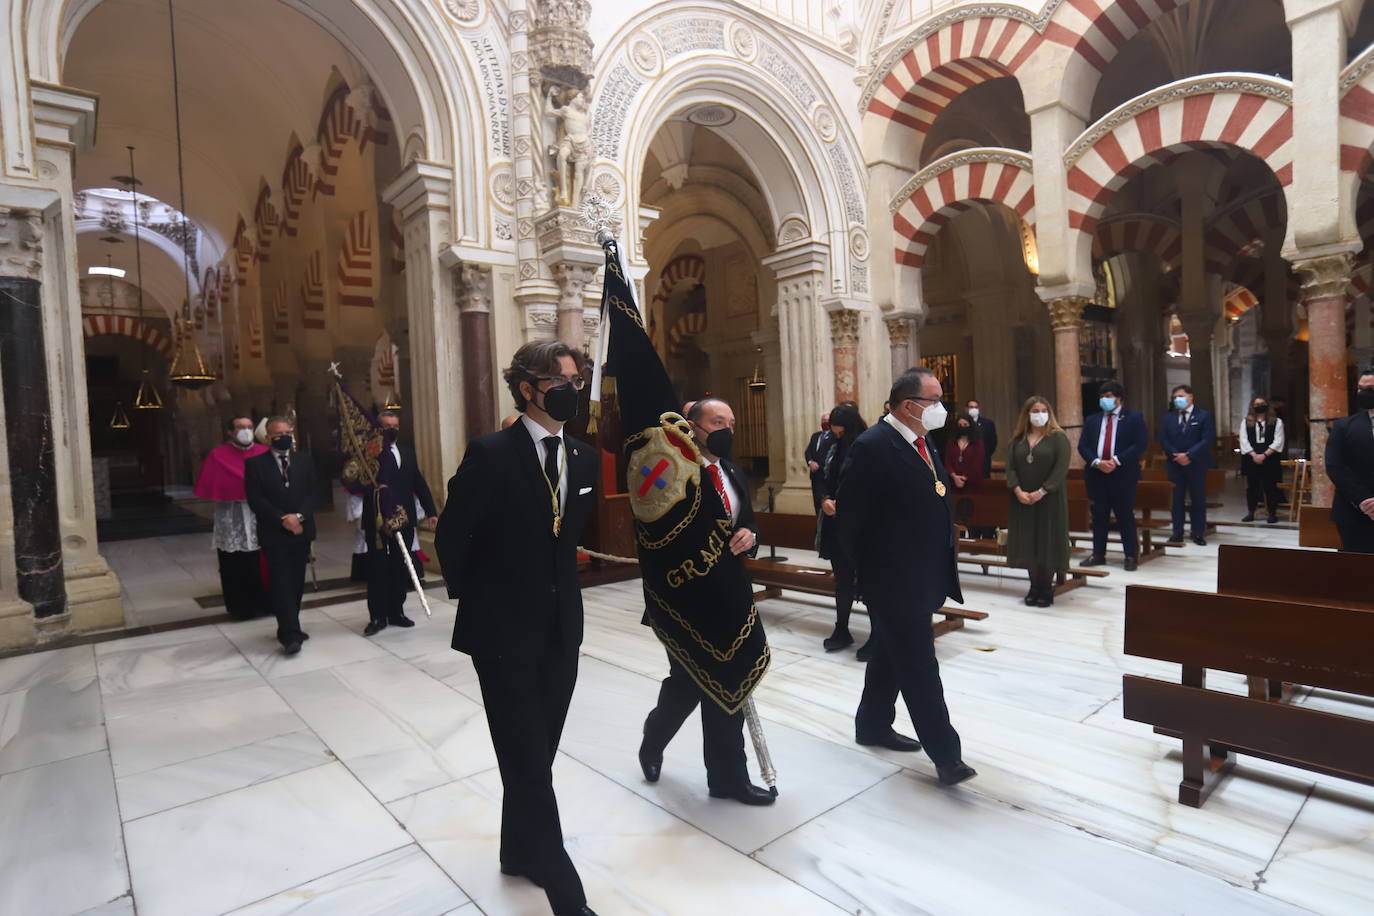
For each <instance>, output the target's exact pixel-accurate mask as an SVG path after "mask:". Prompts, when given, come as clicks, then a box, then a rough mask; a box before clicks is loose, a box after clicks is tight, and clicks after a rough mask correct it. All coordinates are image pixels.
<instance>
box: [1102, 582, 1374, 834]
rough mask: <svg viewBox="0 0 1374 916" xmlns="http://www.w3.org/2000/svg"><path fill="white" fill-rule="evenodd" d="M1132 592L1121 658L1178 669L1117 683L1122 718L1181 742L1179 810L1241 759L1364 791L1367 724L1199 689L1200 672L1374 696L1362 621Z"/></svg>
mask: <svg viewBox="0 0 1374 916" xmlns="http://www.w3.org/2000/svg"><path fill="white" fill-rule="evenodd" d="M1301 617H1302V619H1301V623H1302V625H1301V626H1296V625H1295V605H1294V604H1293V603H1291V602H1287V601H1273V600H1267V599H1261V598H1246V597H1241V596H1238V595H1212V594H1206V593H1203V592H1187V591H1180V590H1177V589H1169V588H1149V587H1145V586H1138V585H1132V586H1129V587H1127V589H1126V639H1125V648H1126V654H1127V655H1132V656H1137V657H1141V658H1152V659H1157V660H1159V661H1164V662H1173V663H1177V664H1180V665H1182V666H1183V674H1182V679H1181V683H1172V682H1169V681H1161V680H1157V679H1154V678H1148V677H1138V676H1136V675H1129V674H1128V675H1125V676H1124V677H1123V679H1122V683H1123V694H1122V700H1123V715H1124V716H1125V718H1127V719H1130V720H1132V721H1135V722H1144V723H1146V724H1148V725H1152V726H1154V728H1155V731H1156V732H1158V733H1161V734H1172V735H1176V736H1179V737H1181V738H1182V739H1183V780H1182V781H1181V782H1180V783H1179V787H1178V800H1179V802H1180V803H1182V804H1185V805H1190V806H1192V807H1194V808H1198V807H1201V806H1202V804H1203V802H1205V801H1206V799H1207V796H1208V795H1209V794H1210V793H1211V791H1212V790H1213V789H1214V788H1215V786H1216V783H1217V781H1218V780H1219V779H1220V778H1221V777H1222V776H1223V775H1224V774H1225V773H1226V772H1228V771H1229V770H1230V769H1231V768H1232V766H1234V763H1235V759H1234V755H1235V754H1237V753H1241V754H1249V755H1250V756H1254V757H1259V758H1261V759H1264V760H1271V761H1275V762H1277V763H1283V764H1287V765H1290V766H1295V767H1301V768H1303V769H1306V770H1311V771H1312V772H1316V773H1323V774H1326V775H1329V776H1337V777H1341V778H1343V779H1350V780H1354V781H1357V782H1361V783H1365V784H1369V785H1374V722H1370V721H1368V720H1366V719H1358V718H1353V717H1348V716H1342V715H1336V714H1333V713H1328V712H1321V711H1318V710H1314V709H1309V708H1306V707H1303V706H1294V705H1290V704H1286V703H1272V702H1268V701H1266V700H1262V699H1255V698H1253V697H1245V696H1238V695H1236V694H1230V693H1222V692H1220V691H1213V690H1208V689H1207V669H1208V668H1214V669H1218V670H1221V671H1232V672H1235V673H1237V674H1242V675H1246V676H1248V677H1258V678H1262V679H1264V680H1266V681H1274V680H1277V681H1287V682H1291V683H1295V684H1301V685H1304V686H1310V687H1321V688H1325V689H1328V690H1337V691H1343V692H1346V693H1354V694H1360V695H1362V696H1374V663H1372V662H1371V660H1370V657H1369V646H1370V645H1374V613H1370V612H1369V611H1366V610H1362V609H1358V608H1346V607H1333V606H1330V605H1322V604H1310V603H1309V604H1307V605H1305V606H1303V608H1302V610H1301Z"/></svg>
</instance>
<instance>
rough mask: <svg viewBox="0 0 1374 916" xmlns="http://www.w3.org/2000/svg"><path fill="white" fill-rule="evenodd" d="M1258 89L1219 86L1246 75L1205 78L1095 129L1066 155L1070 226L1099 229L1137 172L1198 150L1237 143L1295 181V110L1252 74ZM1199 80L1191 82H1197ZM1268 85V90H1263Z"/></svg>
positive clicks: (1120, 112)
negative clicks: (1114, 200)
mask: <svg viewBox="0 0 1374 916" xmlns="http://www.w3.org/2000/svg"><path fill="white" fill-rule="evenodd" d="M1244 80H1245V81H1246V82H1247V83H1248V84H1249V86H1252V87H1255V89H1256V90H1257V91H1246V90H1239V89H1230V88H1218V87H1224V86H1229V85H1234V84H1235V83H1236V82H1238V80H1231V79H1226V78H1221V79H1219V78H1216V77H1202V78H1198V79H1196V80H1187V81H1181V82H1179V83H1174V84H1172V85H1170V86H1165V87H1163V88H1162V89H1160V90H1157V91H1156V92H1154V93H1152V94H1151V95H1150V96H1148V97H1146V98H1144V99H1141V100H1137V101H1133V102H1129V103H1127V104H1126V105H1123V106H1122V107H1121V108H1118V109H1117V110H1116V111H1113V112H1111V113H1110V114H1108V115H1107V116H1106V117H1104V118H1103V119H1102V120H1101V121H1099V122H1098V123H1097V124H1095V125H1093V126H1092V127H1090V128H1088V130H1087V131H1086V132H1085V133H1084V134H1083V136H1082V137H1080V138H1079V140H1077V141H1076V142H1075V143H1074V144H1073V146H1072V147H1070V148H1069V151H1068V153H1067V154H1066V155H1065V157H1064V162H1065V165H1067V166H1068V167H1069V174H1068V187H1069V225H1070V227H1072V228H1075V229H1079V230H1081V231H1083V232H1085V233H1088V234H1092V233H1093V232H1094V231H1095V230H1096V228H1097V222H1098V220H1099V219H1100V218H1101V216H1102V211H1103V209H1104V208H1105V207H1106V206H1107V202H1108V201H1109V200H1111V197H1112V195H1113V194H1114V193H1115V192H1116V191H1117V190H1118V189H1119V188H1120V187H1121V186H1122V185H1124V184H1125V183H1126V182H1127V181H1129V180H1130V179H1131V178H1132V177H1134V176H1135V175H1137V174H1139V173H1140V172H1142V171H1144V170H1145V169H1147V168H1149V167H1150V166H1151V165H1154V164H1156V163H1158V162H1162V161H1165V160H1167V159H1169V158H1171V157H1172V156H1174V155H1175V154H1177V153H1181V152H1186V151H1188V150H1190V149H1208V148H1212V147H1216V146H1232V147H1237V148H1239V149H1243V150H1246V151H1247V152H1249V153H1251V154H1253V155H1254V156H1256V157H1257V158H1259V159H1260V160H1262V161H1263V162H1264V163H1265V164H1266V165H1268V166H1269V168H1270V169H1271V170H1272V171H1273V173H1274V176H1275V177H1276V178H1277V179H1278V182H1279V185H1280V186H1281V187H1283V188H1287V187H1288V186H1289V185H1290V184H1292V182H1293V143H1292V139H1293V112H1292V109H1291V107H1290V102H1289V101H1288V100H1287V99H1284V98H1283V90H1282V87H1280V86H1279V85H1278V84H1277V83H1275V84H1272V85H1271V84H1269V83H1267V82H1262V81H1260V80H1258V79H1254V78H1249V77H1245V78H1244ZM1190 84H1191V85H1190ZM1260 90H1266V91H1260Z"/></svg>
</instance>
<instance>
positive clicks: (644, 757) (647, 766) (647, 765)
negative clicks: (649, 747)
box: [639, 744, 663, 782]
mask: <svg viewBox="0 0 1374 916" xmlns="http://www.w3.org/2000/svg"><path fill="white" fill-rule="evenodd" d="M639 768H640V769H641V770H643V771H644V779H645V780H646V781H648V782H658V776H659V774H660V773H662V772H663V755H662V754H650V753H649V752H648V751H646V750H645V749H644V745H642V744H641V745H640V746H639Z"/></svg>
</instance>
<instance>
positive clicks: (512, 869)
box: [501, 862, 544, 887]
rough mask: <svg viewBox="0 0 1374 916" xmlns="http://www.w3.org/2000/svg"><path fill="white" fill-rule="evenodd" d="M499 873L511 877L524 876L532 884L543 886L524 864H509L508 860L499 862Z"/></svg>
mask: <svg viewBox="0 0 1374 916" xmlns="http://www.w3.org/2000/svg"><path fill="white" fill-rule="evenodd" d="M501 874H503V875H509V876H510V877H512V878H525V879H527V880H528V881H529V882H530V883H531V884H533V885H534V886H535V887H543V886H544V885H542V884H540V883H539V879H538V878H536V877H535V876H534V875H532V874H530V872H529V869H528V868H526V867H525V866H524V865H512V864H510V863H508V862H502V863H501Z"/></svg>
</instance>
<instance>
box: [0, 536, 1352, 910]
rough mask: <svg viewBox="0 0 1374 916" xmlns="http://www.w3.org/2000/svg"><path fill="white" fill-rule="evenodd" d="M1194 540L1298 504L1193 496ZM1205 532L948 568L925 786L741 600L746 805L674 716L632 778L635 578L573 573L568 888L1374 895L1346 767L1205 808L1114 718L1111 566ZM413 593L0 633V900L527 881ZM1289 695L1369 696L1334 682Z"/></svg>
mask: <svg viewBox="0 0 1374 916" xmlns="http://www.w3.org/2000/svg"><path fill="white" fill-rule="evenodd" d="M1215 541H1219V542H1223V543H1265V544H1273V545H1282V546H1293V545H1294V544H1295V542H1296V537H1295V534H1294V533H1293V532H1291V531H1283V530H1279V531H1276V530H1273V529H1268V530H1266V529H1264V528H1224V529H1223V531H1222V534H1221V535H1220V536H1219V537H1218V538H1217V539H1215ZM128 543H133V544H142V545H143V547H142V548H138V547H132V548H128V550H129V551H130V552H131V553H134V552H137V551H138V550H139V549H142V550H144V551H145V552H146V551H148V550H161V551H170V552H177V551H178V550H181V552H182V553H184V552H185V551H184V549H183V548H184V547H185V545H184V544H183V545H181V547H178V546H177V545H176V544H170V543H169V544H157V545H151V546H150V545H149V544H148V543H147V542H128ZM112 546H114V547H119V546H120V545H112ZM121 549H123V548H121ZM330 549H331V550H332V549H334V548H330ZM326 552H327V551H326ZM789 553H791V554H792V555H793V556H794V557H796V556H797V552H796V551H790V552H789ZM149 556H150V555H149ZM205 559H206V558H204V557H201V558H198V559H197V558H194V557H190V558H188V557H185V556H182V557H181V558H180V559H178V560H177V563H178V566H179V568H180V572H176V571H174V570H170V569H167V568H163V569H161V570H156V569H152V568H150V569H149V570H148V574H149V579H147V580H146V581H143V582H140V581H138V580H137V579H136V578H134V579H133V580H126V582H127V583H128V590H129V592H130V595H131V596H132V597H134V598H135V600H137V599H138V597H139V596H140V595H141V594H142V593H143V592H144V591H145V590H152V591H153V592H156V590H157V587H158V586H159V584H160V585H161V586H162V587H163V588H164V591H163V592H162V594H163V596H164V597H163V598H162V599H154V598H149V599H148V602H147V603H144V604H141V605H139V606H138V607H139V613H140V614H142V613H144V612H145V609H148V610H150V611H151V610H160V611H161V613H162V615H163V616H164V617H167V616H169V615H171V614H172V613H173V611H172V610H171V609H172V608H174V607H175V606H176V605H175V604H174V603H173V604H166V605H162V606H161V607H160V608H159V606H157V605H155V604H153V603H151V602H153V601H155V600H166V598H165V596H166V595H167V594H169V593H170V592H171V591H174V590H175V589H177V588H180V589H182V590H183V591H185V590H187V589H189V588H191V587H192V586H191V585H188V584H187V582H188V581H190V582H195V583H197V584H196V585H195V587H196V588H199V587H201V585H202V584H203V582H199V581H198V580H200V579H204V578H205V576H206V572H205V567H206V563H205ZM208 559H209V566H208V575H209V577H210V578H211V581H213V554H209V558H208ZM346 559H347V552H346V549H345V550H344V552H343V554H342V556H340V557H337V558H335V559H333V560H331V562H337V563H339V564H342V563H343V562H344V561H346ZM1215 560H1216V546H1215V543H1213V545H1212V546H1208V547H1205V548H1199V547H1195V546H1193V545H1191V544H1190V545H1189V546H1188V547H1186V548H1183V549H1178V550H1171V551H1170V552H1169V556H1167V557H1166V558H1163V559H1161V560H1158V561H1156V562H1153V563H1149V564H1146V565H1145V566H1144V567H1142V568H1141V569H1140V571H1138V572H1136V573H1130V574H1128V573H1124V572H1123V571H1122V570H1121V569H1120V567H1119V566H1114V567H1112V568H1111V575H1110V577H1109V578H1107V579H1104V580H1099V581H1097V582H1094V583H1093V584H1092V585H1090V586H1088V587H1086V588H1083V589H1079V590H1077V591H1075V592H1073V593H1071V595H1069V596H1067V597H1065V598H1063V599H1061V601H1060V602H1059V603H1058V604H1057V605H1056V606H1055V607H1054V608H1052V609H1047V610H1039V609H1028V608H1026V607H1024V606H1023V605H1021V604H1020V602H1019V600H1018V599H1019V598H1020V596H1021V595H1022V594H1023V592H1024V580H1021V579H1019V578H1017V577H1016V576H1015V575H1008V576H1006V577H1000V578H999V577H996V576H981V575H975V574H973V571H972V570H968V571H966V574H965V580H964V581H965V593H966V595H967V596H968V604H969V606H971V607H974V608H978V609H981V610H986V611H988V612H990V614H991V616H990V617H989V618H988V619H987V620H986V621H983V622H981V623H977V624H971V625H970V626H969V627H968V628H967V629H965V630H963V631H960V632H956V633H952V634H950V635H947V636H945V637H942V638H941V639H940V640H939V642H938V648H939V655H940V659H941V662H942V665H943V672H944V677H945V684H946V689H947V697H948V702H949V706H950V708H951V712H952V715H953V718H954V722H955V724H956V726H957V727H958V728H959V729H960V731H961V732H962V735H963V739H964V746H965V748H966V758H967V760H968V762H969V763H971V764H972V765H973V766H974V767H976V768H977V769H978V770H979V773H980V775H979V777H978V778H977V779H976V780H974V781H972V782H970V783H967V784H965V785H964V786H963V787H961V788H959V789H957V790H944V789H941V788H940V787H939V786H938V785H936V784H935V782H934V780H933V770H932V768H931V766H930V764H929V762H928V760H927V759H926V758H925V757H924V756H921V755H915V756H913V755H903V754H897V753H893V752H889V751H882V750H879V751H873V750H870V749H866V748H860V747H857V746H855V745H854V744H853V742H852V740H851V739H852V731H851V722H852V713H853V709H854V706H855V702H856V700H857V698H858V695H859V691H860V689H861V686H862V676H863V670H862V667H861V666H860V665H858V664H857V663H856V662H855V661H854V658H853V652H852V650H850V651H845V652H840V653H834V654H826V653H825V652H824V651H822V650H821V647H820V641H821V639H822V638H823V637H824V636H825V635H826V634H827V633H828V632H829V629H830V624H831V612H830V609H829V607H828V605H827V604H826V602H824V601H822V600H820V599H811V598H808V597H805V596H799V595H788V596H786V597H785V598H784V599H782V600H773V601H769V602H767V603H765V604H763V605H762V607H761V609H762V611H763V612H764V616H765V620H766V624H767V627H768V633H769V637H770V640H771V642H772V645H773V646H774V649H775V661H774V667H773V670H772V671H771V672H770V673H769V675H768V677H767V679H766V680H765V682H764V684H763V686H762V688H761V689H760V692H759V694H758V706H759V710H760V713H761V715H762V716H763V718H764V720H765V725H766V728H767V732H768V739H769V742H770V745H771V747H772V752H773V756H774V759H775V761H776V763H777V767H778V771H779V777H778V778H779V788H780V791H781V796H780V798H779V801H778V803H777V804H776V805H775V806H774V807H771V808H766V809H748V808H743V807H741V806H739V805H737V804H735V803H733V802H728V801H713V800H711V799H708V798H707V797H706V791H705V789H706V787H705V780H704V774H703V771H702V766H701V748H700V740H701V739H700V733H699V730H697V729H695V728H691V727H689V728H687V729H685V730H684V731H683V732H682V734H681V735H679V737H678V739H677V740H676V742H675V743H674V744H673V745H672V747H671V748H670V749H669V752H668V754H667V757H666V762H665V767H664V775H663V778H662V780H661V781H660V782H659V783H657V784H652V785H651V784H648V783H645V782H644V781H643V778H642V776H641V775H640V773H639V769H638V765H637V763H636V760H635V749H636V747H637V744H638V741H639V730H640V726H641V723H642V720H643V715H644V713H645V711H646V710H647V709H648V708H649V706H650V705H651V704H652V703H653V700H654V697H655V694H656V686H657V685H656V679H657V678H658V677H661V676H662V674H663V673H664V667H665V665H664V659H663V654H662V652H661V650H660V649H659V648H658V646H657V643H656V642H655V641H654V640H653V638H652V636H651V635H650V634H649V633H648V632H647V631H646V630H644V629H643V628H641V627H640V626H639V625H638V617H639V612H640V609H641V598H640V593H639V591H638V589H637V584H636V583H634V582H629V583H623V584H619V585H610V586H602V587H600V588H596V589H591V590H589V591H588V592H587V593H586V599H587V620H588V626H587V639H586V643H585V645H584V648H583V658H582V663H581V675H580V679H579V682H578V688H577V693H576V696H575V697H574V700H573V706H572V711H571V715H570V717H569V720H568V726H567V731H566V734H565V738H564V741H563V746H562V750H561V753H560V754H559V758H558V761H557V765H556V778H557V782H558V790H559V797H560V799H561V805H562V814H563V823H564V827H565V831H566V833H567V837H568V840H567V842H568V848H569V851H570V852H571V854H572V856H573V859H574V860H575V861H576V863H577V865H578V868H579V870H580V872H581V874H582V877H583V880H584V882H585V884H586V887H587V892H588V897H589V900H590V903H591V904H592V906H593V907H595V908H596V909H597V911H598V912H601V913H603V914H619V913H652V914H751V916H752V914H760V913H764V914H784V913H785V914H789V916H802V914H813V913H815V914H821V913H844V912H847V913H864V914H991V913H997V914H1020V913H1037V914H1038V913H1045V914H1051V913H1053V914H1078V913H1083V914H1105V913H1139V914H1163V913H1197V914H1208V916H1217V914H1235V913H1263V914H1284V913H1304V912H1314V913H1323V914H1345V913H1350V914H1356V913H1360V914H1368V913H1370V912H1372V911H1374V904H1372V903H1371V901H1374V789H1368V788H1363V787H1359V786H1356V785H1354V784H1351V783H1347V782H1343V781H1340V780H1335V779H1326V778H1323V777H1314V776H1312V775H1311V774H1307V773H1304V772H1302V771H1298V770H1293V769H1289V768H1285V767H1281V766H1276V765H1272V764H1266V763H1263V762H1256V761H1251V760H1244V761H1242V764H1241V766H1239V767H1238V768H1237V770H1236V772H1235V773H1234V775H1232V776H1231V777H1230V778H1229V779H1228V781H1226V782H1225V783H1224V784H1223V785H1222V787H1221V788H1220V789H1219V790H1218V791H1217V793H1216V794H1215V795H1214V796H1213V798H1212V799H1211V801H1210V802H1209V803H1208V805H1207V806H1206V807H1205V808H1203V809H1201V810H1195V809H1191V808H1185V807H1181V806H1179V805H1178V804H1176V803H1175V802H1174V801H1173V800H1172V799H1173V796H1174V792H1175V786H1176V784H1177V781H1178V779H1179V777H1180V773H1179V770H1180V766H1179V762H1178V757H1177V753H1176V742H1171V741H1170V740H1168V739H1164V738H1160V737H1157V736H1155V735H1153V734H1152V733H1151V731H1150V729H1148V728H1146V727H1143V726H1139V725H1137V724H1136V723H1132V722H1127V721H1124V720H1123V719H1122V718H1121V708H1120V700H1119V697H1120V692H1121V675H1122V673H1123V672H1127V671H1134V672H1141V673H1151V672H1166V671H1168V668H1167V667H1166V666H1160V665H1154V664H1152V663H1149V662H1143V661H1141V660H1137V659H1128V658H1125V657H1123V655H1122V654H1121V637H1122V632H1121V623H1122V621H1121V618H1122V600H1123V588H1124V587H1125V586H1126V585H1127V584H1129V583H1132V582H1135V583H1155V584H1167V585H1174V586H1181V587H1195V588H1208V587H1209V586H1210V585H1211V584H1212V583H1213V582H1214V577H1215ZM147 562H149V563H150V564H151V560H148V561H147ZM158 575H161V576H162V577H163V578H162V579H161V580H159V579H158V578H157V576H158ZM438 594H440V593H439V592H432V593H431V596H432V597H434V606H435V614H434V618H433V619H432V620H428V621H426V620H423V619H422V620H421V621H420V624H419V625H418V626H416V627H415V628H413V629H411V630H395V629H391V630H387V631H385V632H383V633H382V634H380V635H379V636H377V637H375V638H373V639H366V638H364V637H363V636H362V635H361V631H362V627H363V624H364V623H365V618H366V612H365V610H364V609H363V607H362V605H361V604H359V603H357V602H353V603H340V604H335V605H331V606H327V607H323V608H319V609H315V610H310V611H307V612H306V614H305V615H304V617H305V620H306V629H307V630H308V631H309V632H310V633H311V636H312V639H311V640H310V642H309V643H308V644H307V645H306V647H305V650H304V651H303V652H302V653H301V654H300V655H299V656H297V657H294V658H289V659H288V658H284V657H282V656H281V655H279V654H278V652H277V650H276V646H275V643H274V641H273V638H272V630H273V624H272V623H271V622H270V621H267V620H256V621H248V622H225V623H223V624H220V625H215V626H202V627H195V628H190V629H181V630H174V631H170V632H161V633H156V634H153V635H150V636H141V637H135V638H130V639H122V640H117V641H111V642H104V643H99V644H96V645H94V646H83V647H79V648H68V649H59V650H55V651H50V652H46V653H42V654H35V655H28V656H21V657H16V658H11V659H7V660H0V876H3V878H0V914H23V916H47V914H51V916H67V914H79V913H100V914H132V913H135V912H136V913H138V914H140V916H163V914H166V916H196V914H218V913H244V914H287V913H290V914H328V916H334V914H381V913H386V914H397V916H424V914H441V913H461V914H464V916H477V914H479V913H487V914H525V913H530V914H536V913H542V912H546V911H547V909H546V905H545V903H544V899H543V894H542V893H541V892H539V891H538V890H537V889H535V888H533V887H532V886H530V885H528V884H526V883H525V882H523V881H520V880H516V879H511V878H505V877H502V876H501V875H500V874H499V873H498V871H497V832H498V821H499V810H500V809H499V805H500V792H501V787H500V780H499V778H498V775H497V773H496V770H495V762H494V758H493V755H492V750H491V746H490V741H489V739H488V736H487V730H486V725H485V721H484V718H483V713H482V707H481V695H480V693H479V691H478V689H477V684H476V677H475V674H474V672H473V669H472V665H471V664H470V662H469V661H468V659H467V658H466V657H465V656H462V655H459V654H457V653H455V652H452V651H451V650H449V648H448V639H449V634H450V629H451V626H452V622H453V619H454V615H455V613H456V610H455V608H454V607H453V606H452V605H451V604H450V603H448V602H446V601H444V600H442V599H439V598H437V597H435V596H437V595H438ZM412 603H413V602H412ZM198 613H202V614H203V613H204V612H203V611H200V612H198ZM856 623H857V625H856V627H855V629H856V631H857V632H856V635H858V636H860V637H862V636H863V635H864V631H865V629H866V620H865V618H863V617H862V616H859V617H857V621H856ZM1235 687H1236V689H1241V685H1240V684H1239V682H1237V683H1236V684H1235ZM1301 701H1302V702H1309V703H1313V704H1323V705H1325V706H1326V707H1327V708H1339V709H1341V710H1342V711H1345V712H1347V713H1350V714H1364V715H1374V708H1371V706H1370V704H1368V703H1366V704H1363V705H1360V704H1356V703H1352V702H1350V701H1348V700H1345V699H1343V698H1341V697H1339V696H1336V695H1319V696H1310V697H1304V698H1302V700H1301ZM899 715H900V716H901V718H899V725H900V724H902V723H903V722H905V715H904V714H899ZM689 725H690V723H689Z"/></svg>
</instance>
